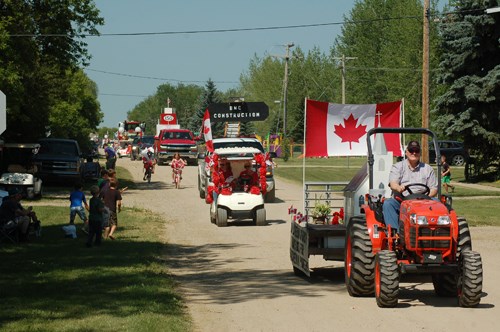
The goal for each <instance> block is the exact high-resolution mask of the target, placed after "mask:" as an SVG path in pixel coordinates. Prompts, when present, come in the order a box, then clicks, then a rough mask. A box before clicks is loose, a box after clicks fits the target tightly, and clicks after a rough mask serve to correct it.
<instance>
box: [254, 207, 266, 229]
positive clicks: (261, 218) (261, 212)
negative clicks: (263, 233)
mask: <svg viewBox="0 0 500 332" xmlns="http://www.w3.org/2000/svg"><path fill="white" fill-rule="evenodd" d="M255 224H256V225H257V226H266V225H267V222H266V209H258V210H256V211H255Z"/></svg>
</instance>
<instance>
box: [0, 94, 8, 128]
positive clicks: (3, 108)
mask: <svg viewBox="0 0 500 332" xmlns="http://www.w3.org/2000/svg"><path fill="white" fill-rule="evenodd" d="M5 129H7V98H6V97H5V93H3V92H2V90H0V135H1V134H3V132H4V131H5Z"/></svg>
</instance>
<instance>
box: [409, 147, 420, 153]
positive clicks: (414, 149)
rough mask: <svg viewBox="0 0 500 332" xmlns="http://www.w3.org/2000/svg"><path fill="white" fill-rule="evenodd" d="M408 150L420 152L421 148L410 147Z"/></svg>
mask: <svg viewBox="0 0 500 332" xmlns="http://www.w3.org/2000/svg"><path fill="white" fill-rule="evenodd" d="M408 152H409V153H420V148H409V149H408Z"/></svg>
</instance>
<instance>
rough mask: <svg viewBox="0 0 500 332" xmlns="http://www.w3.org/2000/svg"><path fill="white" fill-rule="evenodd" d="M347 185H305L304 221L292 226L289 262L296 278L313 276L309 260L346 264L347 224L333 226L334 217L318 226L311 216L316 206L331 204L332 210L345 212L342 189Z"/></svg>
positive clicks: (316, 183)
mask: <svg viewBox="0 0 500 332" xmlns="http://www.w3.org/2000/svg"><path fill="white" fill-rule="evenodd" d="M347 184H348V182H339V181H337V182H305V183H304V212H305V220H301V218H297V220H292V222H291V234H290V259H291V261H292V265H293V271H294V273H295V274H297V275H304V274H305V275H307V276H310V269H309V257H310V256H311V255H321V256H323V259H325V260H333V261H344V252H345V238H346V229H347V228H346V226H347V225H346V224H344V223H339V224H332V216H329V218H327V220H326V221H325V222H324V223H322V222H321V223H317V222H315V221H314V220H313V218H312V216H311V211H312V209H313V208H314V205H315V203H317V202H321V203H326V204H328V205H329V206H330V207H331V208H332V209H333V210H335V209H340V208H344V207H345V204H344V197H343V189H344V188H345V186H346V185H347Z"/></svg>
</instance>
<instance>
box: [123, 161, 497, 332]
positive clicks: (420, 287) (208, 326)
mask: <svg viewBox="0 0 500 332" xmlns="http://www.w3.org/2000/svg"><path fill="white" fill-rule="evenodd" d="M118 165H120V166H124V167H126V168H128V169H130V170H131V172H132V173H133V174H134V176H135V179H136V180H137V181H142V173H141V168H142V165H141V163H140V162H131V161H130V160H129V159H120V160H119V161H118ZM196 176H197V174H196V167H194V166H189V167H187V168H186V169H185V171H184V175H183V178H184V179H183V188H181V189H178V190H177V189H174V188H173V185H172V184H171V181H170V180H171V178H170V167H168V166H160V167H157V172H156V174H154V175H153V183H151V184H150V185H147V184H146V183H144V184H141V185H140V190H130V191H128V192H127V193H126V194H125V195H124V201H123V203H124V205H125V206H137V207H144V208H148V209H152V210H154V211H155V212H158V213H161V214H163V215H164V216H165V218H166V219H167V220H168V222H167V223H166V224H165V228H164V229H162V230H161V232H162V233H163V234H164V238H165V241H166V242H167V246H166V248H167V249H166V252H165V259H166V262H167V264H168V265H169V268H170V271H171V273H172V275H173V276H174V278H175V279H176V280H177V281H178V282H179V286H180V289H181V291H182V293H183V294H184V296H185V299H186V303H187V305H188V310H189V312H190V314H191V315H192V317H193V320H194V325H195V329H196V331H380V330H382V329H383V330H386V331H387V330H393V331H481V332H486V331H498V326H497V327H496V328H495V326H496V325H497V322H496V318H498V317H499V316H500V310H499V308H498V307H497V305H498V303H499V302H500V282H499V280H500V259H498V256H499V252H500V240H499V239H500V228H496V227H495V228H493V227H488V228H486V227H485V228H482V227H481V228H473V229H472V230H471V233H472V240H473V245H474V249H475V250H476V251H479V252H480V253H481V255H482V259H483V268H484V283H483V292H484V293H483V298H482V300H481V304H480V305H479V307H478V308H474V309H464V308H459V307H457V305H456V300H455V299H452V298H438V297H436V296H435V295H434V291H433V288H432V284H429V283H423V282H421V281H417V280H406V281H405V282H402V283H401V286H402V288H401V291H400V300H399V305H398V307H397V308H394V309H379V308H378V307H377V305H376V303H375V299H374V298H352V297H350V296H349V295H348V293H347V291H346V289H345V286H344V270H343V267H342V264H341V263H336V262H325V261H323V260H321V259H317V260H316V261H314V262H313V263H311V267H312V268H313V274H312V276H311V278H306V279H302V278H299V277H296V276H295V275H294V274H293V272H292V267H291V263H290V259H289V253H288V250H289V241H290V240H289V232H290V220H289V217H288V215H287V208H288V207H289V206H290V205H292V204H293V205H294V206H299V207H300V206H302V204H301V200H302V194H301V188H300V187H299V186H297V185H295V184H292V183H288V182H285V181H279V180H278V181H277V191H276V197H277V202H276V203H274V204H267V205H266V210H267V219H268V221H269V225H268V226H266V227H256V226H250V225H248V224H244V223H241V224H238V225H230V226H229V227H226V228H218V227H216V226H215V225H213V224H211V223H210V219H209V206H208V205H206V204H205V202H204V200H202V199H200V198H199V197H198V191H197V178H196Z"/></svg>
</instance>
